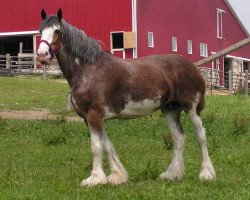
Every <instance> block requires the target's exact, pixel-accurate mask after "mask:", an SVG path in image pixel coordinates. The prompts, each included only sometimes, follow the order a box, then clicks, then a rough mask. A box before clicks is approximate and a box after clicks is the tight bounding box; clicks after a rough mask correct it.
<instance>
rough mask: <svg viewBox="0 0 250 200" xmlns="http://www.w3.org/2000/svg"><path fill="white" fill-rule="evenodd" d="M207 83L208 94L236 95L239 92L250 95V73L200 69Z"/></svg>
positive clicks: (246, 71)
mask: <svg viewBox="0 0 250 200" xmlns="http://www.w3.org/2000/svg"><path fill="white" fill-rule="evenodd" d="M199 70H200V72H201V74H202V76H203V77H204V79H205V81H206V89H207V93H210V94H213V93H216V94H218V93H219V94H220V93H221V94H234V93H237V92H240V93H245V94H246V95H249V85H250V73H249V71H248V70H245V71H244V72H239V73H236V72H233V71H232V70H229V71H226V72H222V71H220V70H215V69H211V68H204V67H199Z"/></svg>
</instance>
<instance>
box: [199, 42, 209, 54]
mask: <svg viewBox="0 0 250 200" xmlns="http://www.w3.org/2000/svg"><path fill="white" fill-rule="evenodd" d="M200 56H202V57H207V56H208V48H207V44H204V43H200Z"/></svg>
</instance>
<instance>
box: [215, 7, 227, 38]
mask: <svg viewBox="0 0 250 200" xmlns="http://www.w3.org/2000/svg"><path fill="white" fill-rule="evenodd" d="M224 12H225V11H224V10H221V9H218V8H217V9H216V26H217V28H216V29H217V38H219V39H222V37H223V24H222V15H223V13H224Z"/></svg>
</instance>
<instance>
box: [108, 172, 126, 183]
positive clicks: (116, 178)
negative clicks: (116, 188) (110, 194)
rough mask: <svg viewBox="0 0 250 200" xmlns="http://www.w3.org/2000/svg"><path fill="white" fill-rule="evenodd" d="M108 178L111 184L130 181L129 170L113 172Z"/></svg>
mask: <svg viewBox="0 0 250 200" xmlns="http://www.w3.org/2000/svg"><path fill="white" fill-rule="evenodd" d="M107 179H108V183H110V184H111V185H119V184H122V183H126V182H127V181H128V174H127V172H122V173H121V172H120V173H117V172H113V173H111V174H110V175H109V176H108V178H107Z"/></svg>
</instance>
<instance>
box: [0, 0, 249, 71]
mask: <svg viewBox="0 0 250 200" xmlns="http://www.w3.org/2000/svg"><path fill="white" fill-rule="evenodd" d="M42 8H44V9H45V10H46V11H47V13H56V11H57V10H58V8H62V10H63V16H64V18H65V20H66V21H68V22H69V23H71V24H72V25H74V26H76V27H78V28H79V29H83V30H84V31H85V32H86V33H87V35H89V36H91V37H93V38H95V39H96V40H99V41H101V42H102V46H103V49H104V50H106V51H110V52H112V53H113V54H115V55H117V56H120V57H123V58H130V57H141V56H145V55H150V54H163V53H178V54H181V55H183V56H184V57H186V58H188V59H189V60H191V61H192V62H195V61H198V60H200V59H202V58H204V57H207V56H209V55H211V54H213V53H216V52H218V51H219V50H222V49H224V48H226V47H228V46H230V45H232V44H234V43H236V42H238V41H240V40H242V39H244V38H246V37H248V36H249V34H248V33H247V31H246V30H245V29H244V27H243V26H242V24H241V23H240V21H239V19H238V18H237V16H236V15H235V13H234V12H233V10H232V8H231V7H230V4H229V3H228V2H227V1H226V0H204V1H200V0H189V1H186V0H176V1H171V0H123V1H117V0H105V1H102V0H92V1H89V0H76V1H70V0H60V1H59V0H56V1H51V0H42V1H29V2H27V1H25V0H16V1H4V2H2V3H1V7H0V13H1V15H2V19H1V20H0V54H5V53H10V54H11V55H15V54H17V53H18V51H19V43H20V42H22V43H23V49H24V50H27V51H35V50H36V48H37V46H38V41H39V34H38V31H37V30H38V26H39V24H40V22H41V18H40V11H41V9H42ZM249 63H250V46H247V47H244V48H242V49H240V50H238V51H236V52H235V53H232V54H231V55H228V56H227V57H225V58H222V59H219V60H217V61H216V62H214V63H213V64H209V65H208V66H210V67H213V68H217V69H220V70H221V71H223V72H224V71H227V70H228V69H229V68H232V69H233V68H234V69H236V70H239V71H242V70H243V69H244V68H245V69H247V68H248V67H249Z"/></svg>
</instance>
